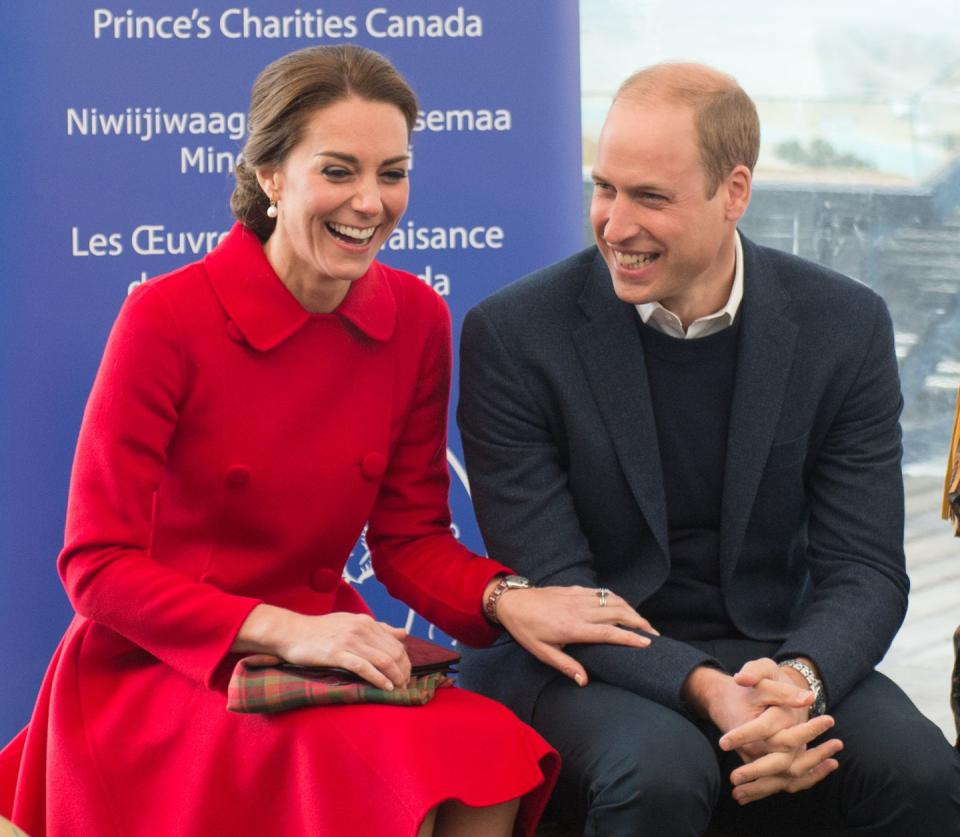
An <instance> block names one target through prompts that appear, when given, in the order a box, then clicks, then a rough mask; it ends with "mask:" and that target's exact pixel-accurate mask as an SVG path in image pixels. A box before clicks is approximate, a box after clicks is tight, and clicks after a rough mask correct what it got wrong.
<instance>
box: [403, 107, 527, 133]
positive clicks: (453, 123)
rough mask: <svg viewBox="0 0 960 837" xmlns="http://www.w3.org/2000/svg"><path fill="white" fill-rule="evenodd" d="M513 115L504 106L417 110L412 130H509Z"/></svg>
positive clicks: (511, 125)
mask: <svg viewBox="0 0 960 837" xmlns="http://www.w3.org/2000/svg"><path fill="white" fill-rule="evenodd" d="M512 127H513V115H512V114H511V113H510V111H509V110H507V109H506V108H497V110H487V109H483V108H481V109H479V110H469V109H467V108H459V109H457V110H426V111H424V110H421V111H418V112H417V120H416V122H415V123H414V125H413V130H414V131H431V132H440V131H509V130H510V129H511V128H512Z"/></svg>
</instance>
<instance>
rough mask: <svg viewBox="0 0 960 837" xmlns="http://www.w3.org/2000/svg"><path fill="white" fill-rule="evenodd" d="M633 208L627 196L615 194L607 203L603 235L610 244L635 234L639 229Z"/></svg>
mask: <svg viewBox="0 0 960 837" xmlns="http://www.w3.org/2000/svg"><path fill="white" fill-rule="evenodd" d="M635 210H636V208H635V207H633V206H632V205H631V203H630V201H629V200H628V199H627V198H625V197H624V196H623V195H616V196H615V197H614V199H613V200H612V201H610V203H609V205H608V211H607V220H606V223H605V224H604V225H603V237H604V238H605V239H606V240H607V241H608V242H610V243H611V244H616V243H618V242H622V241H626V240H627V239H628V238H632V237H633V236H635V235H636V234H637V231H638V230H639V229H640V224H639V223H638V220H637V217H636V211H635Z"/></svg>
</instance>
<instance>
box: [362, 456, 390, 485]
mask: <svg viewBox="0 0 960 837" xmlns="http://www.w3.org/2000/svg"><path fill="white" fill-rule="evenodd" d="M386 470H387V457H385V456H384V455H383V454H382V453H380V451H378V450H374V451H370V453H368V454H367V455H366V456H364V457H363V459H361V460H360V473H361V474H363V475H364V476H365V477H366V478H367V479H368V480H378V479H380V477H382V476H383V472H384V471H386Z"/></svg>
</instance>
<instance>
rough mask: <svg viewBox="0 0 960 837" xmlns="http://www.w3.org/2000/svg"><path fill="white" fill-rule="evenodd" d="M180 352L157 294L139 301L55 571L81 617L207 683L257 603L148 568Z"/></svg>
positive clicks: (81, 457)
mask: <svg viewBox="0 0 960 837" xmlns="http://www.w3.org/2000/svg"><path fill="white" fill-rule="evenodd" d="M181 351H182V349H181V346H180V344H179V341H178V338H177V330H176V326H175V321H174V317H173V315H172V312H171V310H170V309H169V307H168V305H167V303H166V302H165V301H164V299H163V295H162V293H161V292H160V290H159V289H158V288H156V287H153V286H152V285H150V284H149V283H148V284H147V285H145V286H143V287H142V288H140V289H138V290H137V291H135V292H134V293H133V294H132V295H131V296H130V297H129V298H128V299H127V301H126V303H125V304H124V306H123V308H122V310H121V312H120V314H119V316H118V318H117V321H116V323H115V324H114V326H113V329H112V331H111V333H110V337H109V339H108V341H107V347H106V349H105V351H104V355H103V359H102V361H101V363H100V369H99V371H98V372H97V376H96V380H95V381H94V385H93V389H92V391H91V393H90V398H89V400H88V402H87V406H86V410H85V411H84V416H83V422H82V425H81V429H80V437H79V441H78V443H77V452H76V456H75V458H74V463H73V471H72V475H71V482H70V495H69V499H68V503H67V524H66V539H65V544H64V548H63V551H62V552H61V554H60V557H59V560H58V570H59V572H60V577H61V579H62V580H63V584H64V587H65V588H66V591H67V595H68V597H69V598H70V601H71V603H72V604H73V606H74V608H75V609H76V611H77V613H79V614H80V615H82V616H85V617H87V618H88V619H91V620H93V621H95V622H98V623H100V624H102V625H104V626H106V627H107V628H110V629H111V630H113V631H115V632H117V633H118V634H121V635H122V636H124V637H126V638H127V639H129V640H130V641H131V642H134V643H136V644H137V645H139V646H140V647H142V648H144V649H145V650H146V651H148V652H149V653H151V654H153V655H154V656H155V657H157V658H158V659H160V660H162V661H163V662H165V663H167V664H168V665H169V666H171V667H172V668H174V669H176V670H177V671H180V672H182V673H183V674H185V675H187V676H188V677H191V678H193V679H195V680H198V681H201V682H206V683H208V684H209V683H210V681H211V678H212V677H213V675H214V672H215V671H216V669H217V666H218V664H219V663H220V662H221V660H222V658H223V656H224V655H225V654H226V653H227V651H228V650H229V648H230V645H231V644H232V642H233V639H234V637H235V636H236V633H237V631H238V630H239V629H240V626H241V624H242V623H243V621H244V620H245V619H246V617H247V615H248V614H249V612H250V611H251V610H252V609H253V608H254V607H255V606H256V605H257V604H259V602H258V601H257V600H256V599H250V598H246V597H243V596H235V595H231V594H228V593H226V592H224V591H223V590H220V589H219V588H217V587H214V586H212V585H209V584H204V583H201V582H198V581H195V580H193V579H192V578H190V577H188V576H187V575H184V574H182V573H180V572H177V571H174V570H172V569H170V568H169V567H165V566H162V565H161V564H160V563H159V562H157V561H155V560H153V559H152V558H151V557H150V535H151V525H152V514H153V502H154V495H155V493H156V490H157V487H158V486H159V484H160V481H161V479H162V478H163V475H164V471H165V466H166V462H167V446H168V444H169V442H170V440H171V438H172V436H173V433H174V430H175V428H176V425H177V417H178V404H179V402H180V399H181V398H182V396H183V394H184V372H183V361H182V357H181Z"/></svg>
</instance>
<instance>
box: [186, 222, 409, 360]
mask: <svg viewBox="0 0 960 837" xmlns="http://www.w3.org/2000/svg"><path fill="white" fill-rule="evenodd" d="M203 264H204V266H205V268H206V271H207V275H208V276H209V277H210V283H211V285H212V286H213V289H214V292H215V293H216V295H217V297H218V298H219V300H220V304H221V305H222V306H223V308H224V310H225V311H226V312H227V316H228V317H229V318H230V321H231V322H232V323H233V324H234V327H235V328H237V329H239V331H240V333H241V334H242V335H243V338H244V339H245V340H246V341H247V342H248V343H249V344H250V345H251V346H253V347H254V348H255V349H257V350H259V351H261V352H265V351H268V350H270V349H272V348H274V347H276V346H278V345H279V344H280V343H282V342H283V341H284V340H286V339H287V338H288V337H290V336H291V335H293V334H295V333H296V332H297V331H299V330H300V329H301V328H302V327H303V325H304V324H305V323H306V322H307V321H309V320H311V319H313V318H315V317H330V316H336V317H340V318H341V319H344V320H347V321H348V322H350V323H351V324H352V325H353V326H355V327H356V328H357V329H358V330H359V331H360V332H361V333H362V334H365V335H366V336H367V337H370V338H372V339H373V340H378V341H385V340H389V339H390V338H391V337H392V336H393V332H394V328H395V327H396V321H397V301H396V298H395V297H394V295H393V291H392V289H391V287H390V283H389V281H388V280H387V277H386V275H385V272H384V268H383V266H382V265H380V264H378V263H377V262H373V263H372V264H371V265H370V269H369V270H368V271H367V272H366V273H365V274H364V275H363V276H361V277H360V278H359V279H357V280H356V281H355V282H354V283H353V284H352V285H351V286H350V290H349V292H348V293H347V295H346V297H344V300H343V302H341V303H340V305H339V307H338V308H337V309H336V310H335V311H334V312H333V313H332V314H311V313H310V312H309V311H307V310H306V309H305V308H304V307H303V306H302V305H301V304H300V303H299V302H298V301H297V299H296V297H294V296H293V294H291V293H290V291H288V290H287V288H286V286H284V284H283V282H281V281H280V278H279V277H278V276H277V274H276V273H275V272H274V270H273V268H272V267H271V266H270V262H268V261H267V257H266V254H265V253H264V252H263V247H262V245H261V244H260V240H259V239H258V238H257V236H256V235H255V234H254V233H253V232H251V231H250V230H249V229H248V228H247V227H245V226H244V225H243V224H241V223H239V222H238V223H236V224H234V226H233V229H231V230H230V233H229V234H228V235H227V237H226V238H225V239H224V240H223V242H222V243H221V244H220V245H219V246H218V247H217V248H216V249H215V250H213V251H212V252H210V253H209V254H208V255H207V256H206V257H205V258H204V260H203Z"/></svg>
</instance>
